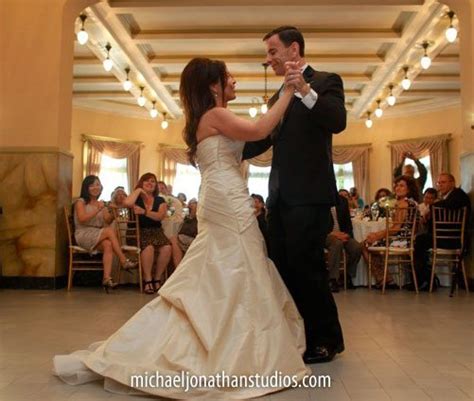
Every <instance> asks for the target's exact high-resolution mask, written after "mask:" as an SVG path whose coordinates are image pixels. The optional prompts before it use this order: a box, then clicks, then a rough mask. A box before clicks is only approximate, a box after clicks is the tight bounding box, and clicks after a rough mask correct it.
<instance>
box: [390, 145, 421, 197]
mask: <svg viewBox="0 0 474 401" xmlns="http://www.w3.org/2000/svg"><path fill="white" fill-rule="evenodd" d="M405 159H411V160H413V161H414V162H415V164H416V167H418V173H419V174H420V176H419V177H418V178H415V166H413V165H412V164H407V165H404V163H405ZM401 175H406V176H408V177H411V178H413V179H414V180H415V182H416V185H418V193H419V197H421V196H420V195H421V193H422V192H423V188H424V187H425V184H426V178H427V177H428V170H427V169H426V167H425V166H424V164H423V163H422V162H420V161H419V160H418V159H417V158H416V157H415V156H414V155H413V153H411V152H404V153H403V154H402V160H401V161H400V164H399V165H398V166H397V167H395V169H394V170H393V177H394V178H397V177H399V176H401Z"/></svg>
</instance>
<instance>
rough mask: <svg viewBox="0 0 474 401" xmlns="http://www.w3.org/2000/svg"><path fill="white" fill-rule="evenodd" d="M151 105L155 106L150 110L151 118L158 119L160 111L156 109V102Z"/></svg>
mask: <svg viewBox="0 0 474 401" xmlns="http://www.w3.org/2000/svg"><path fill="white" fill-rule="evenodd" d="M151 103H152V104H153V106H152V108H151V109H150V117H151V118H156V117H158V110H156V107H155V104H156V100H153V102H151Z"/></svg>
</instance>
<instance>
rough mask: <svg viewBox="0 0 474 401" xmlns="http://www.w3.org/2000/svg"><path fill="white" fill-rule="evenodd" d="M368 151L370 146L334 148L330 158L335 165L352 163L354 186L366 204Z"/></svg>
mask: <svg viewBox="0 0 474 401" xmlns="http://www.w3.org/2000/svg"><path fill="white" fill-rule="evenodd" d="M369 150H370V144H364V145H354V146H334V147H333V148H332V158H333V163H335V164H346V163H352V170H353V172H354V185H355V187H356V188H357V189H358V190H359V194H360V196H361V198H362V199H364V200H365V201H366V202H367V201H368V200H369V198H370V197H369V182H370V181H369V179H370V177H369V172H370V168H369Z"/></svg>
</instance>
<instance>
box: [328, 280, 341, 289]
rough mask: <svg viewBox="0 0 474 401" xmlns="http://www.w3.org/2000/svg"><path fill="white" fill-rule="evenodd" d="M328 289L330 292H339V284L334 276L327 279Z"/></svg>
mask: <svg viewBox="0 0 474 401" xmlns="http://www.w3.org/2000/svg"><path fill="white" fill-rule="evenodd" d="M329 289H330V290H331V292H339V285H338V284H337V280H336V279H335V278H332V279H330V280H329Z"/></svg>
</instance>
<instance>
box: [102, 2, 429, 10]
mask: <svg viewBox="0 0 474 401" xmlns="http://www.w3.org/2000/svg"><path fill="white" fill-rule="evenodd" d="M109 3H110V6H111V7H112V8H114V9H119V8H121V9H128V8H143V7H146V8H161V7H193V6H196V1H195V0H179V1H175V0H135V1H133V0H109ZM257 5H258V6H260V7H267V6H268V7H278V6H287V5H288V1H287V0H259V2H258V4H257ZM291 5H292V7H295V6H315V5H317V6H358V7H363V6H373V7H379V8H389V9H396V10H399V9H403V10H406V9H410V10H413V11H416V10H418V9H419V7H420V6H422V5H423V0H383V4H380V0H293V1H292V3H291ZM199 6H201V7H206V6H207V7H208V6H228V7H229V6H255V1H254V0H239V1H236V0H200V1H199Z"/></svg>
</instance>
